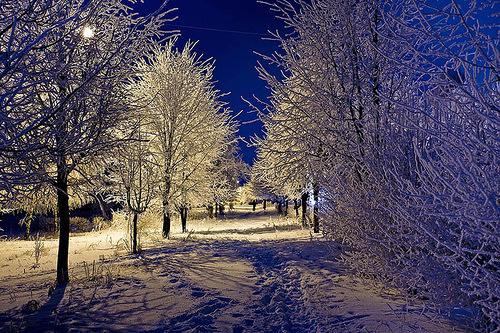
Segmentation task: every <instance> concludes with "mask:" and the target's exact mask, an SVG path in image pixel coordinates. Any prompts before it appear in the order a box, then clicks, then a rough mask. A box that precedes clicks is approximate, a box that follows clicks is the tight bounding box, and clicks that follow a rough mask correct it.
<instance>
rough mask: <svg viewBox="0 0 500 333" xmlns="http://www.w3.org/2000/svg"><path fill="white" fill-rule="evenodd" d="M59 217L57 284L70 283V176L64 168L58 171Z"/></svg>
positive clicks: (59, 168)
mask: <svg viewBox="0 0 500 333" xmlns="http://www.w3.org/2000/svg"><path fill="white" fill-rule="evenodd" d="M56 189H57V215H58V217H59V249H58V251H57V284H58V285H65V284H67V283H68V282H69V274H68V253H69V196H68V175H67V174H66V171H64V170H63V168H62V167H58V170H57V183H56Z"/></svg>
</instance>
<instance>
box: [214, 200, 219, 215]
mask: <svg viewBox="0 0 500 333" xmlns="http://www.w3.org/2000/svg"><path fill="white" fill-rule="evenodd" d="M218 214H219V204H218V203H217V202H216V203H215V209H214V216H215V218H217V216H218Z"/></svg>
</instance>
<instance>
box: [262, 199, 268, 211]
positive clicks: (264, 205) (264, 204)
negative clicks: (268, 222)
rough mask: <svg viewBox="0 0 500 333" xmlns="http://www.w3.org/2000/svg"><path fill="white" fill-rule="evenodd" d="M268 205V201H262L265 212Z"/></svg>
mask: <svg viewBox="0 0 500 333" xmlns="http://www.w3.org/2000/svg"><path fill="white" fill-rule="evenodd" d="M266 205H267V200H266V199H264V200H263V201H262V209H263V210H266Z"/></svg>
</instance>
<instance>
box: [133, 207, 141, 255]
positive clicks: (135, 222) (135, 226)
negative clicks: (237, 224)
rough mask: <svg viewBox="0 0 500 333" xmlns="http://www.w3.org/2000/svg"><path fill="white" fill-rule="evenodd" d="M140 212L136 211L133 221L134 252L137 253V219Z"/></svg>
mask: <svg viewBox="0 0 500 333" xmlns="http://www.w3.org/2000/svg"><path fill="white" fill-rule="evenodd" d="M138 217H139V216H138V214H137V213H136V212H134V219H133V221H132V253H134V254H135V253H137V252H138V251H137V220H138Z"/></svg>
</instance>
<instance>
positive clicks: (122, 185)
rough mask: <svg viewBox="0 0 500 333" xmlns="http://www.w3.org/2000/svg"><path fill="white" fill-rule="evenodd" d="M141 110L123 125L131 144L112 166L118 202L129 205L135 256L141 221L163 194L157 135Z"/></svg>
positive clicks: (119, 152)
mask: <svg viewBox="0 0 500 333" xmlns="http://www.w3.org/2000/svg"><path fill="white" fill-rule="evenodd" d="M140 108H141V107H140V106H139V107H137V106H136V107H135V108H132V110H131V114H130V115H129V117H128V118H129V119H128V121H126V122H124V123H123V124H121V125H120V128H121V130H122V131H123V134H122V135H123V137H124V138H126V139H127V141H126V142H125V143H124V144H122V145H121V146H120V147H119V148H117V149H115V153H116V156H115V158H113V159H112V160H111V161H110V163H109V166H108V167H109V168H110V173H111V177H110V178H111V180H112V181H113V183H114V185H115V191H116V192H117V194H118V198H117V199H118V200H117V201H119V202H123V203H125V206H126V208H127V210H128V212H129V214H130V215H131V216H132V220H131V221H129V231H130V245H131V246H130V250H131V251H132V253H137V252H138V251H139V250H140V248H139V239H140V235H138V222H139V217H140V215H141V214H142V213H144V212H145V211H146V210H147V209H148V208H149V207H150V206H151V204H152V203H153V201H154V199H155V198H156V197H157V195H158V194H159V190H158V189H159V186H160V180H159V177H161V173H160V172H159V171H160V168H158V165H157V164H156V158H155V156H154V152H153V149H152V139H153V135H152V134H151V133H149V132H148V131H147V129H148V124H147V122H148V121H150V118H148V117H147V116H146V115H144V114H142V112H141V110H140Z"/></svg>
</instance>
